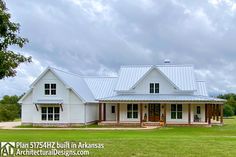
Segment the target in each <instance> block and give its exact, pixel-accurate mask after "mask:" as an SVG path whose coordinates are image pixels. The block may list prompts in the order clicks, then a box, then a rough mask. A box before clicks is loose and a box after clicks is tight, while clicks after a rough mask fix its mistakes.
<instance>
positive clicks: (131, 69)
mask: <svg viewBox="0 0 236 157" xmlns="http://www.w3.org/2000/svg"><path fill="white" fill-rule="evenodd" d="M152 69H157V70H159V71H160V73H161V74H162V75H163V76H164V77H166V78H167V80H169V81H170V82H171V83H172V84H174V85H175V86H176V87H177V88H178V89H179V90H184V91H194V90H196V80H195V76H194V69H193V66H192V65H155V66H151V65H145V66H122V67H121V68H120V72H119V77H118V81H117V85H116V88H115V90H116V91H128V90H130V89H131V88H132V87H133V86H134V85H135V84H136V83H137V82H138V81H139V80H140V79H142V77H144V76H145V75H147V73H149V72H150V71H151V70H152Z"/></svg>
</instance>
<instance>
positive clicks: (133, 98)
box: [99, 94, 226, 104]
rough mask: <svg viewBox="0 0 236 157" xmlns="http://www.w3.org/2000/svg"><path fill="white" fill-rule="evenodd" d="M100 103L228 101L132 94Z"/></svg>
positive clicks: (173, 95)
mask: <svg viewBox="0 0 236 157" xmlns="http://www.w3.org/2000/svg"><path fill="white" fill-rule="evenodd" d="M99 102H110V103H112V102H114V103H118V102H122V103H125V102H139V103H141V102H143V103H147V102H149V103H150V102H158V103H177V102H178V103H205V104H206V103H208V104H215V103H217V104H224V103H225V102H226V100H224V99H218V98H213V97H207V96H197V95H176V94H172V95H167V94H132V95H116V96H113V97H108V98H101V99H99Z"/></svg>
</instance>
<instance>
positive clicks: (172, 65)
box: [120, 64, 194, 68]
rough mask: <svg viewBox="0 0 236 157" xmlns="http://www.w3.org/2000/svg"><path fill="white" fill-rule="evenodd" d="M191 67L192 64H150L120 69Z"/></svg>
mask: <svg viewBox="0 0 236 157" xmlns="http://www.w3.org/2000/svg"><path fill="white" fill-rule="evenodd" d="M153 66H154V67H186V66H187V67H193V66H194V65H193V64H150V65H138V64H137V65H134V64H131V65H121V66H120V67H121V68H126V67H153Z"/></svg>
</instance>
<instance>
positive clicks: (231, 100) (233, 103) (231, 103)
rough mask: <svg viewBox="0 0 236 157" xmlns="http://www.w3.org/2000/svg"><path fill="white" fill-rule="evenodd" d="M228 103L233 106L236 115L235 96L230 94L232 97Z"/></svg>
mask: <svg viewBox="0 0 236 157" xmlns="http://www.w3.org/2000/svg"><path fill="white" fill-rule="evenodd" d="M226 104H227V105H230V106H231V107H232V108H233V111H234V114H235V115H236V101H235V99H234V97H233V96H230V98H229V99H228V100H227V102H226Z"/></svg>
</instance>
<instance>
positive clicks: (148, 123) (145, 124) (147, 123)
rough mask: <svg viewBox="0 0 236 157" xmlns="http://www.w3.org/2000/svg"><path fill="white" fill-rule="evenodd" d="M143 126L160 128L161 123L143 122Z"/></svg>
mask: <svg viewBox="0 0 236 157" xmlns="http://www.w3.org/2000/svg"><path fill="white" fill-rule="evenodd" d="M143 126H160V122H143Z"/></svg>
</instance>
